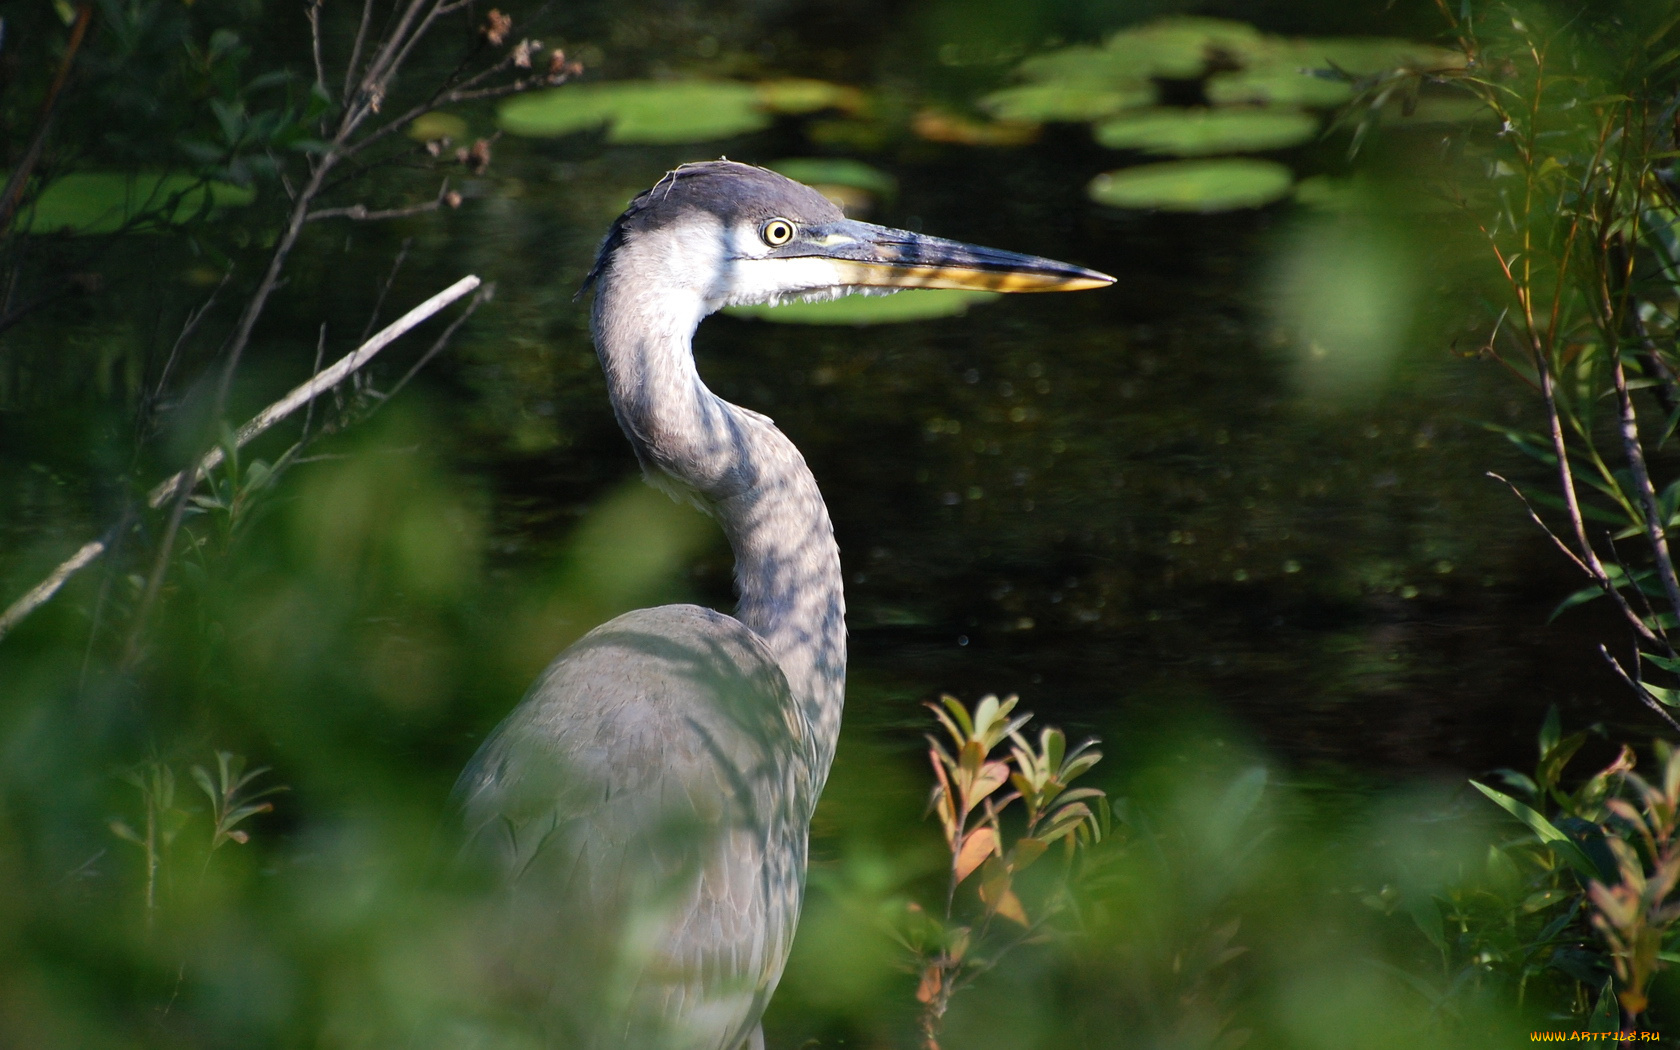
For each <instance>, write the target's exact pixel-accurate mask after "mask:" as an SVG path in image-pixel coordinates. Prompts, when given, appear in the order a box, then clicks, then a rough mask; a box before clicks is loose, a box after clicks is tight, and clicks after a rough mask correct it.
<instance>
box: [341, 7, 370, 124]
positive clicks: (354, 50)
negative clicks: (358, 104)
mask: <svg viewBox="0 0 1680 1050" xmlns="http://www.w3.org/2000/svg"><path fill="white" fill-rule="evenodd" d="M371 21H373V0H362V21H361V24H360V25H358V26H357V27H356V42H355V43H354V44H352V45H350V60H349V61H348V62H346V63H344V90H343V91H341V92H339V96H338V97H339V98H340V99H342V100H343V102H344V104H345V106H347V107H348V106H349V105H350V89H351V88H353V87H355V86H356V66H357V64H358V63H360V62H361V60H362V45H363V44H366V43H367V31H368V23H369V22H371Z"/></svg>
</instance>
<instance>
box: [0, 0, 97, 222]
mask: <svg viewBox="0 0 1680 1050" xmlns="http://www.w3.org/2000/svg"><path fill="white" fill-rule="evenodd" d="M92 21H93V4H91V3H89V2H87V0H83V2H82V3H80V4H78V5H76V21H75V24H74V25H72V26H71V27H70V42H69V43H68V44H67V45H66V46H65V48H64V57H63V58H60V59H59V60H58V71H57V72H56V73H54V74H53V80H52V84H51V86H49V87H48V88H47V97H46V101H44V102H42V103H41V118H40V121H39V122H38V123H37V125H36V127H35V135H34V137H33V138H32V139H30V142H29V148H28V149H26V150H24V153H23V159H22V160H20V161H18V163H17V164H15V165H14V166H13V167H12V175H11V178H9V179H7V180H6V188H5V189H4V190H0V238H4V237H5V236H6V234H7V233H8V232H9V230H10V227H11V223H12V214H13V212H15V211H16V210H17V206H18V202H19V201H20V200H22V199H23V191H24V188H25V187H26V186H28V185H29V176H30V175H31V174H33V173H34V171H35V165H36V164H37V163H38V162H39V161H40V159H41V149H42V147H44V146H45V145H46V141H47V132H48V131H49V130H50V129H51V128H52V118H53V111H54V110H55V109H57V107H58V96H59V94H60V93H61V92H63V90H64V85H65V83H66V82H67V81H68V80H69V79H70V67H71V66H73V65H74V64H75V62H76V52H77V51H80V50H81V47H82V40H83V39H85V38H86V36H87V31H88V24H89V23H90V22H92Z"/></svg>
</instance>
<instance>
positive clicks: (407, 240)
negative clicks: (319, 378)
mask: <svg viewBox="0 0 1680 1050" xmlns="http://www.w3.org/2000/svg"><path fill="white" fill-rule="evenodd" d="M413 244H414V238H413V237H404V238H403V242H402V247H400V248H398V249H397V257H396V259H395V260H394V261H393V262H392V263H391V272H390V273H388V274H386V275H385V283H384V284H382V285H380V286H379V294H378V295H377V296H375V297H374V300H373V309H372V310H369V311H368V319H367V324H364V325H363V326H362V334H361V337H360V338H359V339H357V340H356V342H357V343H365V342H367V339H368V336H370V335H372V334H373V326H374V325H376V324H378V323H379V311H381V310H383V309H385V297H386V296H388V295H390V294H391V286H392V285H393V284H396V283H397V274H399V273H401V272H402V267H403V263H404V262H407V261H408V249H409V248H410V247H411V246H413ZM317 367H319V362H317Z"/></svg>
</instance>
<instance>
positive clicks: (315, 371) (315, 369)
mask: <svg viewBox="0 0 1680 1050" xmlns="http://www.w3.org/2000/svg"><path fill="white" fill-rule="evenodd" d="M362 340H363V342H366V341H367V333H366V332H363V333H362ZM326 352H327V324H326V322H325V321H323V322H321V331H320V332H319V334H317V335H316V336H315V363H314V364H313V365H311V366H310V368H309V374H310V375H311V376H318V375H320V374H321V358H322V357H323V356H324V355H325V354H326ZM314 422H315V402H314V401H311V402H309V407H308V408H306V409H305V410H304V413H303V436H302V437H300V438H298V443H299V444H300V445H301V444H307V443H308V442H309V428H310V426H312V425H313V424H314Z"/></svg>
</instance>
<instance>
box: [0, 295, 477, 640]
mask: <svg viewBox="0 0 1680 1050" xmlns="http://www.w3.org/2000/svg"><path fill="white" fill-rule="evenodd" d="M480 283H482V282H481V281H480V280H479V279H478V278H477V277H472V276H468V277H463V278H461V279H460V280H459V281H456V282H455V283H454V284H452V285H450V286H449V287H448V288H445V289H444V290H443V291H441V292H439V293H438V294H436V295H434V296H432V297H431V298H430V299H427V300H426V301H425V302H423V303H421V304H420V305H419V306H416V307H415V308H414V309H412V310H410V311H409V312H408V313H406V314H403V315H402V316H401V317H399V318H397V319H396V320H395V321H393V322H391V323H390V324H389V325H386V326H385V327H384V328H383V329H381V330H380V331H379V333H378V334H377V335H375V336H374V337H373V338H372V339H369V340H368V341H367V342H365V343H363V344H362V345H361V346H359V347H357V348H356V349H355V350H354V351H352V352H351V353H349V354H346V355H345V356H343V357H341V358H339V359H338V360H337V361H335V362H333V363H332V364H331V365H329V366H327V367H326V368H325V369H323V370H322V371H320V372H317V373H316V374H315V375H313V376H311V377H310V379H309V381H308V382H306V383H304V384H302V385H301V386H299V387H297V388H296V389H294V390H293V391H292V392H291V393H289V394H287V395H286V396H285V397H283V398H281V399H280V400H278V401H276V402H274V404H272V405H269V406H268V407H267V408H265V409H263V410H262V411H261V412H259V413H257V415H256V416H255V417H254V418H252V419H251V420H250V421H249V422H248V423H246V424H245V425H244V426H242V427H240V428H239V430H238V431H237V432H236V435H235V442H236V445H235V447H238V448H243V447H244V446H245V445H246V444H247V443H248V442H250V441H251V440H252V439H253V438H255V437H256V436H257V435H258V434H261V433H262V432H263V431H265V430H267V429H269V428H270V427H272V426H274V424H276V423H278V422H280V421H281V420H283V419H285V418H286V417H287V416H289V415H291V414H292V413H293V412H296V411H297V410H298V409H300V408H302V407H303V406H305V405H307V404H309V403H311V402H312V401H314V400H315V399H316V398H317V397H320V396H321V395H322V394H324V393H326V392H327V391H328V390H331V389H332V388H333V387H335V386H337V385H338V384H339V383H342V382H343V381H344V380H345V379H346V378H348V377H349V376H350V374H351V373H352V372H355V371H356V370H357V369H358V368H361V367H362V366H363V365H365V364H367V363H368V362H369V361H371V360H373V357H374V355H375V354H377V353H379V351H381V350H383V349H385V348H386V347H387V346H390V345H391V344H392V343H394V342H396V340H397V339H399V338H401V337H402V336H403V335H404V334H406V333H407V332H408V331H409V330H410V329H411V328H414V327H415V326H416V325H419V324H420V323H421V322H422V321H425V320H426V319H427V318H429V317H431V316H432V315H433V314H435V313H437V312H438V311H439V310H442V309H443V308H444V307H446V306H448V305H449V304H450V303H452V302H454V301H455V300H457V299H459V298H461V297H462V296H463V295H466V294H467V293H468V292H471V291H473V290H474V289H476V288H477V287H478V286H479V284H480ZM450 331H451V332H453V331H454V328H453V327H451V329H450ZM428 356H429V355H428ZM222 456H223V452H222V450H221V449H220V448H216V449H212V450H211V451H209V452H207V453H205V455H204V456H203V458H201V459H200V460H199V461H198V466H197V467H196V468H194V470H193V473H192V479H191V481H190V482H187V484H189V485H192V486H197V484H198V483H199V482H200V481H201V480H203V478H204V476H205V475H206V474H208V473H209V472H210V471H212V470H214V469H215V468H216V465H217V464H219V463H220V462H221V461H222ZM185 474H186V471H182V472H181V473H180V474H176V475H174V476H173V477H170V478H169V479H168V480H166V481H164V482H162V483H160V484H159V485H157V486H156V487H154V488H153V489H152V491H151V493H150V495H149V496H148V497H147V500H146V502H147V503H148V504H149V505H151V506H152V507H154V508H155V507H158V506H161V505H162V504H163V502H164V501H165V500H167V499H168V498H169V494H170V493H171V492H173V491H175V487H176V486H177V485H180V484H182V483H183V480H184V479H183V475H185ZM113 538H114V537H110V536H107V537H105V538H104V539H98V540H93V541H91V542H89V543H85V544H83V545H82V546H81V548H80V549H79V550H77V551H76V553H75V554H73V555H71V556H70V557H69V558H68V559H66V560H65V561H64V562H63V563H62V564H61V565H59V567H58V568H56V569H54V570H53V571H52V572H51V573H49V574H48V575H47V578H46V579H44V580H42V581H41V582H40V583H38V584H36V585H35V586H34V587H33V588H31V589H30V590H29V592H28V593H26V594H25V595H24V596H23V597H21V598H19V599H18V600H17V601H15V602H13V603H12V604H11V605H10V606H8V607H7V608H6V611H5V612H4V613H0V638H4V637H5V636H6V635H7V633H8V632H10V631H11V629H12V628H14V627H16V626H17V625H18V624H19V623H20V622H22V621H23V619H24V617H26V616H28V615H29V614H30V613H32V612H34V611H35V610H36V609H37V608H39V607H40V606H42V605H44V604H46V603H47V601H48V600H49V599H51V598H52V596H53V595H55V594H57V593H58V591H59V588H61V587H63V586H64V584H65V583H66V582H67V581H68V580H69V579H70V577H72V576H74V575H76V573H78V572H80V571H81V570H83V569H85V568H87V567H88V566H89V565H91V564H93V562H94V561H95V560H97V559H98V558H99V556H100V555H101V554H104V553H105V551H106V548H107V547H108V546H109V545H110V541H111V540H112V539H113Z"/></svg>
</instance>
